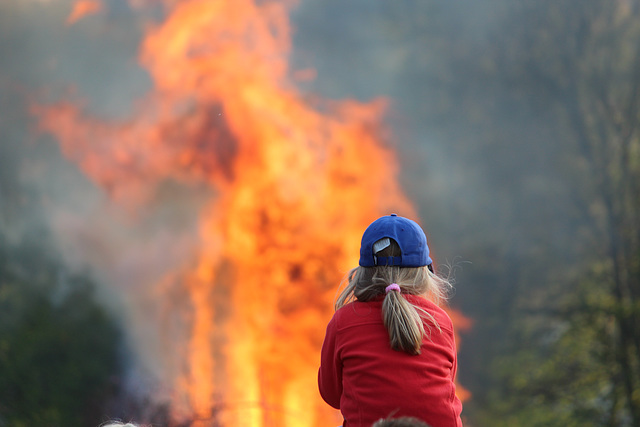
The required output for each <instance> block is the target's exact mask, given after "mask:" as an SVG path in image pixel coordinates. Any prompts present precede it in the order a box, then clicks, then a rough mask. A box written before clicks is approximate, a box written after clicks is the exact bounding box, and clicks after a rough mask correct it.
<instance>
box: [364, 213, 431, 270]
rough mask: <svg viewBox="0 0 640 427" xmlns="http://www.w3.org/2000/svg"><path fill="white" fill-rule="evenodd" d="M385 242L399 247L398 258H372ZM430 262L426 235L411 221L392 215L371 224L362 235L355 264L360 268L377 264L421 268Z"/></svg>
mask: <svg viewBox="0 0 640 427" xmlns="http://www.w3.org/2000/svg"><path fill="white" fill-rule="evenodd" d="M388 239H393V240H395V242H396V243H397V244H398V246H400V252H401V253H402V255H401V256H398V257H378V256H376V253H377V252H379V251H380V250H382V249H384V248H385V247H387V246H389V244H390V243H389V240H388ZM432 262H433V261H432V260H431V258H430V257H429V246H427V236H425V234H424V231H423V230H422V228H420V226H419V225H418V224H417V223H416V222H415V221H412V220H410V219H408V218H403V217H401V216H398V215H396V214H391V215H388V216H383V217H381V218H378V219H376V220H375V221H373V222H372V223H371V224H370V225H369V227H367V229H366V230H365V231H364V234H363V235H362V242H361V244H360V262H359V264H360V266H361V267H375V266H378V265H389V266H391V265H393V266H397V267H423V266H425V265H430V264H431V263H432Z"/></svg>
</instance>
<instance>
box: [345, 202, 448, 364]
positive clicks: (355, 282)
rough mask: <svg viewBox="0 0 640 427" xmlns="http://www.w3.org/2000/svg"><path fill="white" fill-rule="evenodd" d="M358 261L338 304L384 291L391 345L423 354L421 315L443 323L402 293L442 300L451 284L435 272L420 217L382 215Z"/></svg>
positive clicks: (364, 239) (369, 231) (369, 232)
mask: <svg viewBox="0 0 640 427" xmlns="http://www.w3.org/2000/svg"><path fill="white" fill-rule="evenodd" d="M359 264H360V265H359V267H357V268H354V269H353V270H351V271H350V272H349V274H348V276H347V280H348V284H347V285H346V287H345V289H344V290H343V291H342V293H341V294H340V296H339V297H338V299H337V301H336V309H338V308H340V307H342V306H343V305H345V304H346V303H348V302H349V301H351V300H352V299H354V298H355V299H357V300H358V301H363V302H366V301H371V300H373V299H376V298H378V297H380V296H381V295H384V296H385V297H384V303H383V307H382V309H383V317H384V321H385V326H386V327H387V329H388V330H389V336H390V340H391V347H392V348H393V349H395V350H401V351H405V352H407V353H409V354H419V353H420V346H421V343H422V337H423V336H424V335H425V330H424V326H423V322H422V318H423V317H426V318H427V319H429V321H430V322H431V323H432V324H433V325H434V326H435V327H436V328H439V326H438V323H437V322H436V321H435V319H434V318H433V316H431V315H430V314H429V313H427V312H425V311H423V310H421V309H418V308H416V307H415V306H413V305H412V304H411V303H409V302H408V301H407V300H406V299H405V298H403V297H402V296H401V294H410V295H424V296H427V297H429V298H430V299H432V300H433V301H434V302H436V303H440V301H441V300H442V299H444V298H445V297H446V292H447V290H448V288H449V287H450V286H451V285H450V284H449V282H448V281H447V280H446V279H443V278H441V277H439V276H437V275H435V274H434V272H433V267H432V260H431V257H430V256H429V246H428V245H427V238H426V236H425V234H424V231H423V230H422V228H420V226H419V225H418V224H417V223H416V222H414V221H412V220H410V219H408V218H403V217H400V216H397V215H395V214H391V215H388V216H383V217H381V218H378V219H377V220H375V221H374V222H373V223H371V225H369V227H367V229H366V230H365V232H364V234H363V236H362V242H361V246H360V262H359ZM407 325H409V327H407Z"/></svg>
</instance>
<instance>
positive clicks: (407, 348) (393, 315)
mask: <svg viewBox="0 0 640 427" xmlns="http://www.w3.org/2000/svg"><path fill="white" fill-rule="evenodd" d="M382 320H383V322H384V326H385V327H386V328H387V331H388V332H389V343H390V344H391V348H392V349H394V350H397V351H404V352H405V353H409V354H414V355H415V354H420V346H421V345H422V337H424V335H425V330H424V324H423V322H422V317H421V316H420V314H419V313H418V310H417V309H416V307H415V306H414V305H413V304H411V303H410V302H409V301H407V300H406V298H404V297H403V296H402V295H400V292H399V291H390V292H387V295H386V296H385V298H384V301H383V303H382Z"/></svg>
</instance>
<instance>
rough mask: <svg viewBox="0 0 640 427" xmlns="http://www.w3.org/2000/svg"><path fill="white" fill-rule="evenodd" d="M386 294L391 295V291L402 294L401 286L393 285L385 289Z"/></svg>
mask: <svg viewBox="0 0 640 427" xmlns="http://www.w3.org/2000/svg"><path fill="white" fill-rule="evenodd" d="M384 291H385V293H387V294H388V293H389V292H390V291H398V292H400V286H399V285H398V284H397V283H392V284H390V285H389V286H387V287H386V288H385V289H384Z"/></svg>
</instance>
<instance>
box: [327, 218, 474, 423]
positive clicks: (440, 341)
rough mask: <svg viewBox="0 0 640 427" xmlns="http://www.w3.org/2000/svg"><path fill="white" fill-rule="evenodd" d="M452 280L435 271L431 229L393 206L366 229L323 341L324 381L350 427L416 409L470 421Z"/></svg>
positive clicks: (431, 416) (437, 417) (433, 419)
mask: <svg viewBox="0 0 640 427" xmlns="http://www.w3.org/2000/svg"><path fill="white" fill-rule="evenodd" d="M450 287H451V285H450V284H449V282H448V281H447V280H445V279H443V278H440V277H438V276H437V275H435V274H434V272H433V268H432V261H431V258H430V257H429V247H428V246H427V238H426V236H425V234H424V231H422V229H421V228H420V226H419V225H418V224H416V223H415V222H414V221H412V220H410V219H407V218H403V217H400V216H397V215H396V214H391V215H389V216H384V217H381V218H378V219H377V220H376V221H374V222H373V223H371V225H369V227H367V229H366V230H365V232H364V234H363V236H362V242H361V246H360V262H359V267H356V268H354V269H352V270H351V271H350V272H349V273H348V275H347V284H346V287H345V289H344V290H343V291H342V293H341V294H340V295H339V297H338V299H337V301H336V304H335V309H336V312H335V314H334V315H333V318H332V319H331V321H330V322H329V325H328V326H327V333H326V336H325V340H324V344H323V345H322V352H321V362H320V370H319V372H318V386H319V389H320V394H321V395H322V398H323V399H324V400H325V402H327V403H328V404H329V405H331V406H332V407H334V408H336V409H340V411H341V412H342V415H343V417H344V424H343V425H344V427H370V426H371V425H372V424H373V423H374V422H375V421H376V420H379V419H380V418H386V417H390V416H393V417H403V416H408V417H415V418H418V419H420V420H423V421H424V422H426V423H428V424H429V425H431V426H432V427H462V421H461V419H460V412H461V411H462V403H461V402H460V400H459V399H458V397H457V396H456V394H455V385H454V382H453V381H454V378H455V375H456V368H457V358H456V345H455V339H454V335H453V324H452V323H451V319H450V318H449V316H448V315H447V313H446V312H445V311H444V310H442V309H441V308H440V307H439V306H438V303H440V302H441V301H442V300H443V299H444V298H445V296H446V291H447V290H448V289H449V288H450Z"/></svg>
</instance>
